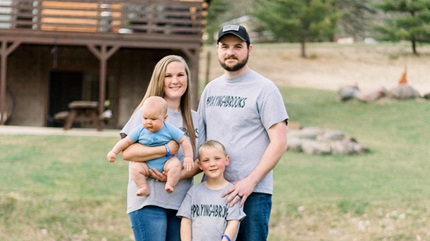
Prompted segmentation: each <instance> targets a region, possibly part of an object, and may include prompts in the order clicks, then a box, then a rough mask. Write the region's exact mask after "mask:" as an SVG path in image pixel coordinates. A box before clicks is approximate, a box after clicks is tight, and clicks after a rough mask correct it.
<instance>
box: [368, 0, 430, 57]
mask: <svg viewBox="0 0 430 241" xmlns="http://www.w3.org/2000/svg"><path fill="white" fill-rule="evenodd" d="M375 6H376V7H377V8H379V9H381V10H382V11H384V12H385V13H388V14H390V15H389V18H387V19H386V21H385V24H383V25H379V26H377V27H376V29H377V30H378V31H379V32H381V33H382V34H383V36H384V39H385V40H394V41H399V40H407V41H410V42H411V46H412V52H413V53H414V54H415V55H418V52H417V43H420V42H421V43H426V42H427V43H428V42H430V0H383V1H381V3H379V4H376V5H375Z"/></svg>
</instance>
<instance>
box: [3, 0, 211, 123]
mask: <svg viewBox="0 0 430 241" xmlns="http://www.w3.org/2000/svg"><path fill="white" fill-rule="evenodd" d="M207 7H208V3H207V2H206V1H204V0H125V1H119V0H98V1H97V0H92V1H90V0H57V1H32V0H0V45H1V49H0V55H1V69H0V72H1V76H0V125H4V124H5V122H6V120H7V113H6V105H7V98H6V89H7V82H8V81H7V73H6V72H7V67H8V56H9V55H10V54H11V53H13V51H14V50H16V49H17V48H18V47H19V46H20V45H22V44H30V45H68V46H85V47H86V48H87V49H88V51H90V52H91V53H92V54H93V55H94V56H95V57H96V58H97V59H98V60H99V62H100V67H99V76H100V79H99V103H104V102H105V93H106V72H107V64H106V63H107V61H108V59H109V58H110V57H111V56H112V55H114V54H115V52H117V51H118V50H119V49H120V48H149V49H174V50H178V51H181V52H182V53H183V54H184V55H185V56H186V57H187V58H188V60H189V62H190V66H191V72H192V86H191V92H192V98H193V102H194V103H195V104H196V103H197V100H198V92H197V91H198V59H199V51H200V47H201V44H202V42H201V41H202V39H201V36H202V33H203V28H204V26H205V17H206V9H207ZM98 108H99V113H102V112H103V105H101V104H99V106H98Z"/></svg>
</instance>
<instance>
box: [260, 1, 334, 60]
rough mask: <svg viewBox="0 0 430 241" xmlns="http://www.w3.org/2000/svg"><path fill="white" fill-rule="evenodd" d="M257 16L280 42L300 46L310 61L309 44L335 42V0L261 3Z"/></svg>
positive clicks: (304, 55) (302, 54)
mask: <svg viewBox="0 0 430 241" xmlns="http://www.w3.org/2000/svg"><path fill="white" fill-rule="evenodd" d="M259 4H260V6H259V8H257V9H256V10H255V12H254V15H255V16H256V17H257V18H258V19H260V20H261V21H262V22H264V23H266V27H267V29H268V30H270V31H271V32H272V33H273V34H274V35H275V37H276V38H277V39H278V40H280V41H285V40H288V41H291V42H299V43H300V45H301V56H302V57H306V56H307V55H306V43H307V42H310V41H323V40H332V39H333V36H334V33H335V30H336V20H337V18H338V17H339V14H338V12H337V11H336V9H335V7H334V0H300V1H298V0H261V1H260V2H259Z"/></svg>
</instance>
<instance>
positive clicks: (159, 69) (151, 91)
mask: <svg viewBox="0 0 430 241" xmlns="http://www.w3.org/2000/svg"><path fill="white" fill-rule="evenodd" d="M172 62H181V63H182V64H183V65H184V68H185V73H186V74H187V89H186V90H185V93H184V94H183V95H182V97H181V104H180V109H181V114H182V122H183V125H184V127H186V128H187V130H186V131H187V134H188V135H189V137H190V141H191V145H192V147H193V150H195V148H196V134H195V130H194V124H193V120H192V117H191V93H190V84H191V81H190V79H191V76H190V69H189V67H188V64H187V62H185V60H184V59H183V58H182V57H181V56H178V55H168V56H166V57H164V58H162V59H161V60H160V61H158V63H157V64H156V65H155V67H154V71H153V72H152V76H151V80H150V82H149V85H148V88H147V89H146V93H145V96H144V97H143V99H142V101H141V102H140V104H139V105H138V106H137V107H136V109H135V110H134V112H136V111H137V110H138V109H139V108H141V107H142V105H143V102H144V101H145V99H146V98H148V97H149V96H160V97H163V98H164V96H165V93H164V78H165V76H166V68H167V65H169V64H170V63H172Z"/></svg>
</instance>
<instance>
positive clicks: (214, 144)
mask: <svg viewBox="0 0 430 241" xmlns="http://www.w3.org/2000/svg"><path fill="white" fill-rule="evenodd" d="M207 147H212V148H218V149H221V150H222V152H224V154H225V155H227V151H226V150H225V146H224V145H223V144H222V143H221V142H219V141H216V140H207V141H205V142H203V143H202V144H201V145H200V146H199V155H200V151H201V150H202V149H203V148H207Z"/></svg>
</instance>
